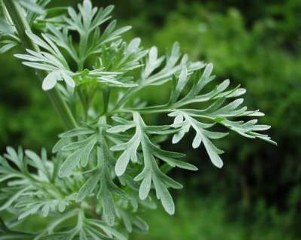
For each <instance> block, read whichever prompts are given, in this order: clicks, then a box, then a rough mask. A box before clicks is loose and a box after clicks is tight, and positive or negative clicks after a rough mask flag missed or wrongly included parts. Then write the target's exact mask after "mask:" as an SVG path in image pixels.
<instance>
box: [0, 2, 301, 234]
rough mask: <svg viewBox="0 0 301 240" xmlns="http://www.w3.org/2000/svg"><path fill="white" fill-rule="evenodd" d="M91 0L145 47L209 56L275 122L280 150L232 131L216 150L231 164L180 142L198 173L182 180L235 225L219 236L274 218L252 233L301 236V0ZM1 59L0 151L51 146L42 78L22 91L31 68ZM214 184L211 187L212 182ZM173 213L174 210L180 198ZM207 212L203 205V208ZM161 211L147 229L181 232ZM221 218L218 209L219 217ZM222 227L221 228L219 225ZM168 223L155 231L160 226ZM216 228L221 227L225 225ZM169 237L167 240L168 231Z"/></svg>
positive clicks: (52, 128) (53, 125) (52, 125)
mask: <svg viewBox="0 0 301 240" xmlns="http://www.w3.org/2000/svg"><path fill="white" fill-rule="evenodd" d="M76 2H77V1H67V0H64V1H62V0H60V1H52V4H53V5H56V4H62V5H68V4H69V3H72V4H75V3H76ZM94 3H95V4H99V5H103V6H104V5H108V4H112V3H113V4H115V5H116V14H117V15H118V17H119V19H122V22H124V23H126V24H130V25H133V26H134V28H133V31H136V34H137V35H139V36H141V37H142V39H143V42H144V43H145V44H146V45H149V43H150V42H153V43H155V44H156V45H159V46H160V48H161V51H162V52H165V50H166V48H170V47H171V45H172V44H173V42H174V41H175V40H177V41H179V42H180V44H181V47H182V50H183V52H188V53H189V54H190V56H192V57H193V58H195V59H198V60H199V59H201V60H206V61H210V62H213V63H214V65H215V71H216V73H217V75H218V76H221V78H220V80H222V79H225V78H231V79H233V80H234V81H237V82H239V83H242V86H243V87H245V88H247V89H248V93H247V97H248V99H247V101H248V104H249V105H251V106H260V108H261V110H262V111H264V112H266V113H267V117H266V118H265V122H266V123H268V124H271V125H272V126H273V129H272V131H271V135H272V138H273V139H274V140H276V141H277V142H278V145H279V146H278V147H277V148H276V147H271V146H269V145H267V144H261V145H260V144H259V143H256V144H252V145H251V144H250V142H249V141H241V139H240V138H236V137H235V136H232V139H231V140H229V141H227V142H223V145H224V146H223V147H224V148H226V150H227V152H228V153H227V156H226V157H225V158H227V159H230V160H229V161H228V162H227V166H226V167H225V168H223V169H222V170H216V169H212V168H211V166H209V163H207V162H206V161H205V160H202V161H201V164H198V163H199V160H200V158H201V159H203V158H205V155H204V154H203V151H200V152H195V151H193V152H191V151H187V150H185V147H186V146H185V145H184V144H183V145H182V146H180V148H183V149H184V151H187V154H188V155H189V156H191V160H192V162H193V163H196V164H197V165H198V167H199V169H200V171H201V177H200V175H195V174H190V175H189V176H183V178H185V179H188V180H187V182H188V183H187V184H190V185H191V186H194V187H195V191H196V192H197V193H199V194H200V195H201V196H202V195H205V194H206V195H209V196H212V197H213V198H223V199H224V200H225V202H226V203H227V207H223V209H224V211H225V215H227V216H225V217H226V218H227V217H230V218H231V219H235V220H236V221H239V222H240V224H236V225H235V224H234V225H233V226H232V224H231V226H230V224H229V229H230V230H225V231H226V234H225V235H228V234H227V233H229V235H230V232H233V231H235V232H238V233H237V236H235V237H233V238H231V237H229V239H245V238H244V237H243V236H246V235H248V233H249V232H248V230H246V232H245V234H246V235H243V233H241V232H242V231H245V230H242V228H246V226H250V223H252V224H251V227H247V229H248V228H252V230H253V231H255V232H258V233H260V232H263V231H264V230H263V229H262V227H263V226H264V225H265V224H266V223H267V222H272V223H273V224H272V225H271V226H270V227H271V228H272V229H274V233H270V234H271V236H270V237H268V236H267V237H264V236H265V235H264V233H262V235H260V236H258V237H257V238H255V237H254V238H252V237H250V238H251V239H277V237H279V236H280V237H279V239H280V238H281V239H299V238H298V236H300V230H299V229H300V228H299V226H300V223H301V216H300V214H299V212H300V209H301V206H300V199H301V184H300V182H301V164H300V159H301V149H300V142H301V121H300V117H299V115H300V109H301V67H300V66H301V21H300V19H301V16H300V14H301V2H300V1H299V0H281V1H279V0H269V1H261V0H247V1H241V0H217V1H210V0H207V1H202V2H201V3H200V1H193V0H178V1H174V0H166V1H160V0H156V1H147V0H128V1H112V0H104V1H96V0H95V1H94ZM3 59H4V58H2V60H1V72H0V79H1V88H0V99H1V101H0V148H1V149H3V148H4V144H7V145H13V146H16V145H18V144H22V145H24V146H25V147H28V148H32V149H38V148H40V145H42V143H43V144H44V145H45V144H49V146H51V145H52V143H51V142H50V141H51V139H52V138H50V137H48V136H52V135H53V133H55V132H56V131H57V129H58V126H59V123H58V122H57V120H55V119H57V118H56V116H55V115H54V114H55V113H54V111H53V110H52V109H51V107H50V106H48V105H49V104H48V100H47V99H46V96H43V95H42V94H41V93H40V89H39V87H40V86H39V83H34V84H35V87H31V88H27V86H28V85H29V84H30V85H31V86H32V85H33V82H35V81H34V80H32V79H31V77H27V76H30V75H29V74H27V73H29V71H28V72H25V70H24V69H19V68H16V67H15V66H16V65H15V64H16V62H17V61H15V60H12V59H11V58H9V57H7V58H5V60H3ZM146 94H148V93H146ZM149 98H150V99H151V100H152V101H156V100H157V99H162V98H164V96H162V95H160V92H159V93H156V94H149ZM49 116H50V117H49ZM37 123H43V124H37ZM32 126H34V128H32ZM32 129H34V130H32ZM187 146H188V144H187ZM181 150H182V149H181ZM2 152H3V151H2ZM209 167H210V170H209ZM174 174H178V173H177V172H175V173H174ZM212 182H214V183H215V184H214V185H212V184H211V183H212ZM209 186H210V187H209ZM202 204H203V203H200V205H202ZM213 205H214V203H213ZM217 205H218V203H217ZM205 206H206V205H205ZM210 206H211V205H210ZM179 209H180V210H179V212H180V211H181V209H182V204H180V205H179ZM204 209H207V208H206V207H204ZM204 209H201V210H200V211H205V210H204ZM186 210H187V209H186ZM211 210H212V209H211V208H210V207H209V206H208V212H207V214H208V216H209V215H210V214H212V211H213V210H212V211H211ZM183 211H185V207H183ZM192 215H193V213H191V212H189V211H187V216H185V218H186V219H189V218H190V217H191V216H192ZM164 216H165V215H159V216H157V215H154V216H153V215H150V218H151V220H153V222H154V225H151V229H152V230H151V231H153V230H154V229H156V226H157V227H158V228H159V227H160V228H161V227H162V225H163V223H166V224H168V223H170V225H169V226H170V228H171V226H172V227H173V228H175V225H176V224H177V226H178V228H180V227H181V226H183V222H184V221H185V220H184V217H183V218H180V220H174V221H169V220H166V221H162V225H161V224H158V225H155V223H156V222H157V219H165V218H164ZM219 217H220V215H218V217H216V219H219ZM194 222H198V223H199V224H200V225H201V226H204V224H205V222H206V221H205V220H204V221H201V220H199V219H198V218H197V217H196V220H195V221H194ZM209 222H210V221H209ZM226 222H227V223H228V221H226ZM230 222H231V221H230ZM160 223H161V222H160ZM211 223H212V224H211V225H210V224H209V223H208V225H206V229H207V230H208V229H209V228H212V229H214V227H216V226H219V225H218V224H217V223H216V222H215V221H212V222H211ZM213 223H216V225H214V224H213ZM244 223H245V225H244ZM220 225H222V226H225V225H226V223H221V224H220ZM164 226H165V225H164ZM167 226H168V225H166V227H162V228H161V229H167V228H168V227H167ZM195 226H196V225H193V227H195ZM253 226H254V228H253ZM257 226H258V227H257ZM193 227H191V228H193ZM232 227H233V228H232ZM187 228H189V227H187ZM196 228H197V227H196ZM222 229H223V230H220V231H221V232H222V231H224V228H222ZM210 230H211V229H210ZM210 230H208V231H210ZM282 230H283V232H284V231H286V232H287V235H286V236H285V235H284V234H280V233H279V232H281V231H282ZM184 231H188V232H189V230H185V229H184V230H183V238H181V239H185V237H187V236H189V237H191V236H192V235H184ZM212 231H213V230H212ZM298 231H299V232H298ZM217 232H218V231H217ZM154 234H155V233H154ZM225 235H222V234H221V235H219V236H225ZM153 236H154V237H153V238H151V237H150V239H157V238H156V237H155V236H157V235H153ZM170 236H171V237H170V238H171V239H172V236H174V235H170ZM205 236H206V235H205ZM207 236H208V237H207V238H206V237H204V239H218V238H221V237H216V235H213V236H210V233H208V235H207ZM230 236H232V235H230ZM248 236H249V235H248ZM210 237H211V238H210ZM214 237H216V238H214ZM143 239H144V238H143ZM158 239H159V238H158ZM166 239H168V237H167V238H166ZM187 239H189V238H187Z"/></svg>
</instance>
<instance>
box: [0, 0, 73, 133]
mask: <svg viewBox="0 0 301 240" xmlns="http://www.w3.org/2000/svg"><path fill="white" fill-rule="evenodd" d="M3 2H4V4H5V7H6V8H7V10H8V12H9V15H10V17H11V19H12V21H13V23H14V25H15V27H16V30H17V32H18V36H19V38H20V40H21V42H22V45H23V47H24V49H34V50H35V51H40V49H39V47H38V46H37V45H36V44H34V43H33V42H32V41H31V40H30V39H29V37H28V36H27V35H26V31H31V28H30V26H29V24H28V22H27V20H26V17H25V16H24V14H23V12H22V9H21V7H20V6H19V4H18V2H16V1H14V0H3ZM45 74H46V73H45V72H43V71H37V76H38V77H39V79H40V80H41V81H42V80H43V79H44V77H45ZM47 95H48V97H49V98H50V101H51V103H52V105H53V106H54V108H55V109H56V111H57V113H58V115H59V116H60V118H61V120H62V121H63V123H64V125H65V127H66V128H67V129H72V128H75V127H76V126H77V124H76V121H75V119H74V117H73V115H72V112H71V110H70V108H69V107H68V105H67V103H66V102H65V101H64V100H63V98H62V96H61V94H60V93H59V91H58V89H56V88H54V89H52V90H50V91H47Z"/></svg>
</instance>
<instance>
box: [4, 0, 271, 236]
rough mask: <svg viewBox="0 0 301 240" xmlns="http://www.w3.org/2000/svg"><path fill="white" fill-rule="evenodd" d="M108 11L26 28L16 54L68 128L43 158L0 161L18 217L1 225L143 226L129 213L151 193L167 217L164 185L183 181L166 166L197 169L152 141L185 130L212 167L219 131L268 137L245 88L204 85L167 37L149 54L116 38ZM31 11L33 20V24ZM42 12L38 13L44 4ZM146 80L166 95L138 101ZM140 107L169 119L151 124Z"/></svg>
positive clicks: (203, 67)
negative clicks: (38, 221)
mask: <svg viewBox="0 0 301 240" xmlns="http://www.w3.org/2000/svg"><path fill="white" fill-rule="evenodd" d="M32 3H34V2H32ZM35 3H39V1H37V2H35ZM43 3H47V1H43ZM33 6H35V5H31V7H28V6H26V5H24V3H23V7H25V8H26V9H27V10H26V11H27V14H28V15H27V16H28V18H29V16H31V15H32V14H36V13H38V12H39V8H33ZM38 6H40V7H41V6H42V7H43V6H44V5H43V4H42V5H38ZM112 9H113V7H112V6H109V7H107V8H101V9H98V8H95V7H93V6H92V4H91V2H90V1H89V0H84V1H83V3H82V4H79V5H78V9H77V10H76V9H73V8H68V9H67V12H66V13H65V14H61V12H60V13H58V15H57V18H54V20H53V18H51V21H48V23H47V24H44V25H43V27H42V30H39V31H38V29H35V32H34V33H33V31H27V32H26V34H27V36H28V38H29V39H30V40H31V41H32V43H33V44H34V45H35V46H36V49H26V52H25V53H22V54H16V55H15V56H16V57H17V58H19V59H21V60H22V62H23V64H24V65H26V66H28V67H30V68H33V69H35V70H36V71H43V73H45V74H44V75H45V77H44V79H43V83H42V88H43V90H45V91H49V90H51V89H53V88H56V89H58V90H59V92H60V94H61V95H62V96H64V99H65V100H66V102H67V104H68V107H70V109H71V113H72V114H73V116H74V117H75V119H76V125H77V126H76V127H75V128H74V129H69V130H68V131H66V132H64V133H62V134H60V135H59V141H58V142H57V144H56V145H55V146H54V147H53V151H52V155H53V157H52V158H51V160H48V158H47V154H46V151H45V150H42V153H41V156H38V155H37V154H35V153H33V152H31V151H28V150H27V151H25V154H24V153H23V151H22V150H21V149H19V150H18V151H15V150H13V149H11V148H8V149H7V152H8V153H7V154H5V155H4V157H3V158H1V163H0V164H1V165H0V182H1V183H2V184H4V185H5V187H3V188H1V191H0V200H1V201H3V202H4V203H3V205H2V207H1V210H5V211H8V212H14V215H15V216H16V218H14V219H13V220H11V221H10V224H9V227H10V228H13V227H14V226H15V225H18V224H20V221H25V220H26V219H28V216H30V215H39V216H42V217H45V218H47V219H48V220H49V221H48V222H49V223H48V224H47V225H46V226H45V227H44V229H40V230H39V231H37V232H35V233H32V234H33V236H34V237H33V238H34V239H65V238H67V239H82V240H84V239H126V238H127V235H128V234H127V233H129V232H132V231H136V230H138V231H147V225H146V224H145V223H144V221H143V220H142V219H140V218H139V212H141V211H143V209H145V208H146V207H148V208H153V207H154V206H155V203H156V200H154V198H155V197H156V198H157V199H158V200H159V201H160V202H161V204H162V206H163V208H164V209H165V211H166V212H167V213H169V214H174V212H175V205H174V201H173V198H172V195H171V193H170V191H171V189H180V188H182V185H181V184H180V183H179V182H177V181H176V180H174V179H172V178H171V177H170V176H169V174H168V172H169V171H170V170H172V169H173V168H175V167H178V168H182V169H186V170H190V171H196V170H197V167H196V166H194V165H192V164H190V163H188V162H187V160H186V159H185V154H183V153H180V152H174V151H171V150H170V149H163V148H162V147H161V146H162V145H161V143H162V141H167V139H169V138H171V139H172V141H171V142H172V144H177V143H178V142H180V141H183V139H184V136H185V135H187V133H189V132H190V131H193V132H194V133H195V137H194V138H193V140H192V147H193V148H198V147H200V146H201V145H203V146H204V148H205V150H206V152H207V154H208V156H209V159H210V160H211V161H212V163H213V164H214V165H215V166H217V167H222V165H223V162H222V159H221V157H220V155H221V154H222V153H223V151H222V150H221V149H219V148H218V147H217V146H216V143H215V141H216V140H217V139H221V138H224V137H226V136H227V134H228V131H233V132H236V133H238V134H240V135H242V136H244V137H247V138H252V139H254V138H259V139H262V140H265V141H268V142H271V143H274V142H273V141H271V139H270V138H269V137H268V136H267V135H265V134H263V133H262V131H265V130H267V129H268V128H269V126H267V125H259V124H257V118H258V117H261V116H263V113H261V112H260V111H258V110H256V111H250V110H248V109H247V107H246V106H243V98H242V95H243V94H245V92H246V91H245V89H243V88H241V87H240V86H238V87H234V88H231V87H229V85H230V81H229V80H225V81H223V82H221V83H218V82H214V79H215V76H213V75H212V70H213V65H212V64H206V63H203V62H191V61H190V60H189V58H188V56H187V55H183V54H181V52H180V48H179V45H178V44H177V43H175V44H174V46H173V48H172V50H171V51H170V52H169V53H167V54H166V55H163V56H159V54H158V49H157V48H156V47H152V48H150V49H144V48H143V47H141V45H140V39H138V38H135V39H133V40H132V41H130V42H126V41H124V40H123V39H122V36H121V35H122V34H123V33H124V32H126V31H127V30H129V29H130V28H129V27H121V28H118V27H117V25H116V21H115V20H110V18H111V17H110V13H111V12H112ZM39 16H40V15H39ZM31 19H32V20H31V21H29V20H28V21H29V22H30V23H31V25H32V26H35V25H39V24H38V23H40V22H41V21H42V20H41V16H40V17H36V18H31ZM43 19H44V22H47V21H45V20H47V12H46V13H44V15H43ZM42 22H43V21H42ZM5 24H6V25H5ZM5 24H3V26H4V27H5V28H7V29H6V30H7V31H8V30H9V29H11V33H10V34H11V35H12V36H14V38H16V39H17V38H18V36H17V34H16V32H15V31H14V28H9V27H8V25H7V22H6V23H5ZM39 26H41V25H39ZM7 31H6V32H7ZM149 87H153V88H156V89H159V88H162V87H164V88H165V89H168V93H167V95H169V99H168V101H166V102H162V103H160V104H150V103H148V102H147V101H145V99H143V98H141V95H139V94H140V92H141V90H148V89H149ZM148 116H152V117H153V118H152V119H154V117H158V116H161V117H162V116H165V118H166V119H169V120H168V121H167V123H164V124H162V123H159V124H158V123H154V122H152V121H149V118H148ZM220 129H223V130H220ZM7 234H9V232H7ZM0 239H1V238H0Z"/></svg>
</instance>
